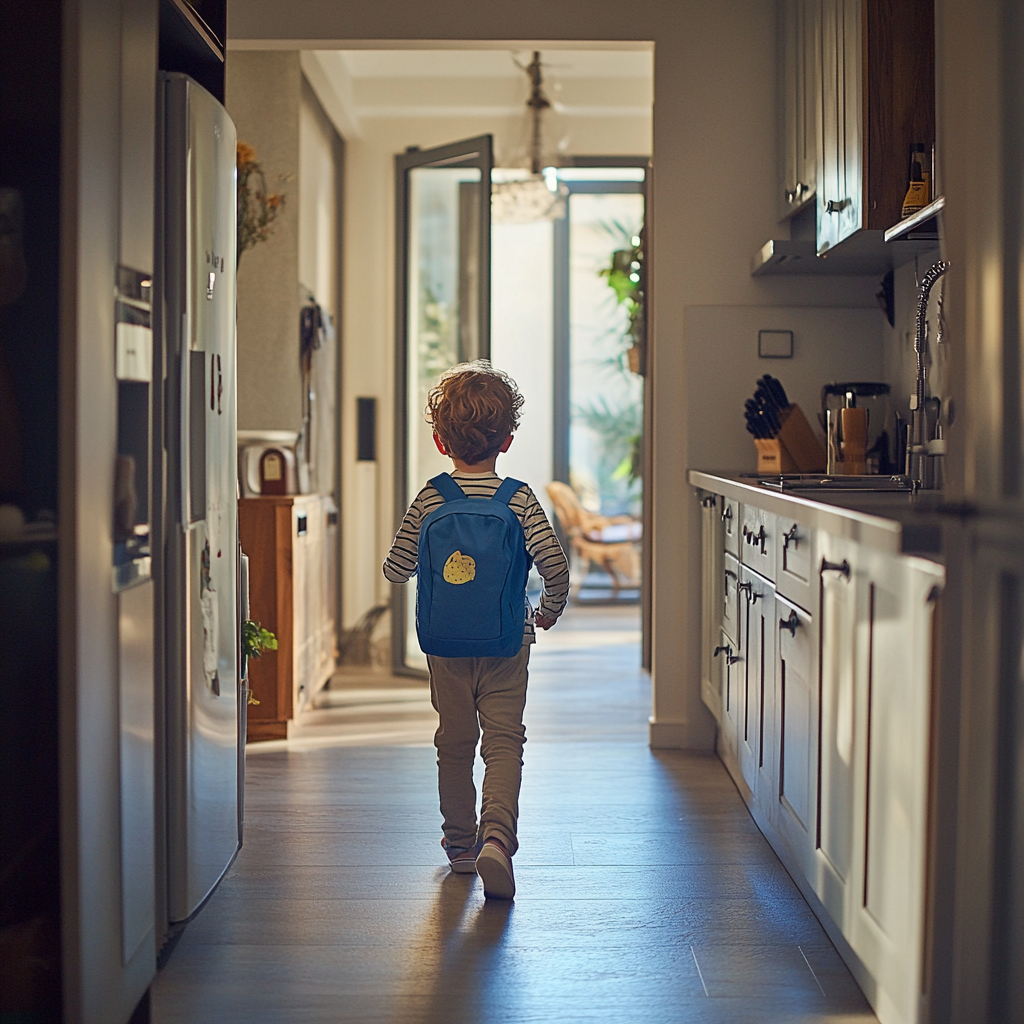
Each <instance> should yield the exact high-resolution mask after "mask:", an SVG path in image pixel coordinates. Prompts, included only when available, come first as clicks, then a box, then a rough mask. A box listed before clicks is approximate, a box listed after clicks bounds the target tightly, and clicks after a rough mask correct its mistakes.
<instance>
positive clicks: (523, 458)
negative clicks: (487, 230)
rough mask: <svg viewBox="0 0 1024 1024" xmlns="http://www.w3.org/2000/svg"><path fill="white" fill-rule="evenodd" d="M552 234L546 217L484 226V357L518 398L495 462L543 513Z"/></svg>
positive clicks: (549, 412)
mask: <svg viewBox="0 0 1024 1024" xmlns="http://www.w3.org/2000/svg"><path fill="white" fill-rule="evenodd" d="M553 236H554V232H553V230H552V226H551V222H550V221H540V222H538V223H536V224H495V225H494V226H493V227H492V229H491V362H492V363H493V364H494V365H495V366H498V367H500V368H501V369H503V370H504V371H505V372H506V373H508V374H509V375H510V376H511V377H512V379H513V380H514V381H515V382H516V384H517V385H518V386H519V391H520V394H522V396H523V398H524V403H523V415H522V421H521V422H520V424H519V429H518V430H517V431H516V436H515V440H514V441H513V442H512V447H511V448H509V450H508V452H507V453H506V454H504V455H502V456H500V458H499V459H498V467H497V469H498V472H499V473H500V474H501V475H502V476H511V477H515V478H516V479H517V480H525V481H526V482H527V483H528V484H529V485H530V487H531V488H533V491H534V493H535V494H536V495H537V498H538V500H539V501H540V503H541V505H542V506H543V507H544V511H545V512H547V514H548V518H551V515H552V507H551V501H550V499H549V498H548V495H547V486H548V484H549V483H551V480H552V469H553V467H552V438H553V437H554V434H555V427H554V379H553V378H554V374H553V369H554V349H553V337H552V334H553V331H552V326H553V319H552V307H551V303H552V293H553V258H554V237H553Z"/></svg>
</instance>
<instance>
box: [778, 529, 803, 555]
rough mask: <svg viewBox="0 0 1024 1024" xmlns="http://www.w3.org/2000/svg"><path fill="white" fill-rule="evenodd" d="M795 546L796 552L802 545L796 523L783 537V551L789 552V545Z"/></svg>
mask: <svg viewBox="0 0 1024 1024" xmlns="http://www.w3.org/2000/svg"><path fill="white" fill-rule="evenodd" d="M790 544H792V545H793V550H794V551H795V550H796V549H797V547H799V545H800V538H799V537H798V536H797V533H796V523H794V524H793V525H792V526H791V527H790V528H789V529H788V530H787V531H786V532H785V533H784V534H783V535H782V550H783V551H788V550H789V545H790Z"/></svg>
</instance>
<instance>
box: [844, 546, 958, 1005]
mask: <svg viewBox="0 0 1024 1024" xmlns="http://www.w3.org/2000/svg"><path fill="white" fill-rule="evenodd" d="M857 561H858V573H859V575H860V577H861V585H860V590H861V596H860V600H859V602H858V626H857V633H858V637H857V644H858V647H859V656H858V672H857V694H856V704H857V706H856V722H857V728H856V730H855V737H854V758H853V760H854V765H855V772H856V780H855V789H854V802H853V813H854V826H853V834H854V855H853V865H852V867H853V870H852V879H853V883H854V884H853V885H852V887H851V891H850V892H849V893H848V897H849V903H848V906H847V911H846V924H845V927H844V929H843V934H844V935H845V936H846V938H847V940H848V941H849V943H850V945H851V946H852V948H853V950H854V952H855V953H856V954H857V955H858V956H859V957H860V958H861V960H862V962H863V963H864V964H865V966H866V967H867V969H868V970H869V971H870V973H871V976H872V978H873V979H874V981H875V983H876V985H877V987H878V999H879V1007H878V1012H879V1016H880V1017H881V1019H882V1020H883V1021H885V1020H897V1021H914V1020H916V1019H917V1012H918V992H920V990H921V979H920V971H921V962H922V956H923V949H922V942H923V938H922V936H923V931H924V929H923V920H924V906H925V892H926V857H927V839H926V827H927V801H928V781H927V780H928V773H927V771H926V770H924V769H925V767H926V766H927V765H928V758H929V742H930V740H929V722H930V698H931V688H932V687H931V683H932V642H933V629H934V609H935V602H936V599H937V597H938V595H939V593H940V590H941V586H942V582H943V574H942V570H941V569H940V568H939V567H938V566H936V565H935V564H934V563H930V562H926V561H923V560H919V559H912V558H903V559H893V558H887V557H885V556H883V555H881V554H879V553H878V552H872V551H870V550H868V549H865V548H861V549H860V550H859V551H858V552H857Z"/></svg>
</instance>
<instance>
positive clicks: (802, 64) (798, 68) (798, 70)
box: [778, 0, 820, 220]
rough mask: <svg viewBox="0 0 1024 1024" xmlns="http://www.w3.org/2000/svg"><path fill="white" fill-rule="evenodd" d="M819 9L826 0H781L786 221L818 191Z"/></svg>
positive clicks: (781, 200) (782, 170)
mask: <svg viewBox="0 0 1024 1024" xmlns="http://www.w3.org/2000/svg"><path fill="white" fill-rule="evenodd" d="M819 14H820V0H782V3H781V4H780V5H779V18H780V22H779V58H780V59H779V68H780V75H781V80H780V82H779V89H780V95H781V101H782V102H781V107H780V111H779V113H780V117H779V120H780V125H779V129H780V131H779V138H780V145H781V152H780V157H781V159H780V168H779V172H780V188H779V193H778V195H779V219H780V220H782V219H783V218H785V217H791V216H792V215H793V214H794V213H797V212H799V211H800V210H802V209H804V207H806V206H807V204H808V203H809V202H810V201H811V200H812V199H813V198H814V193H815V184H816V181H817V145H818V118H819V113H820V108H819V104H818V80H819V77H820V71H819V69H818V54H819V48H818V45H817V31H818V17H819Z"/></svg>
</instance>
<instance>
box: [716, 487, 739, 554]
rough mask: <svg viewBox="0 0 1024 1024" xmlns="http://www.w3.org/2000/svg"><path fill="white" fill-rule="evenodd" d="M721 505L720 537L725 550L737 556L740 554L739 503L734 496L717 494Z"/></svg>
mask: <svg viewBox="0 0 1024 1024" xmlns="http://www.w3.org/2000/svg"><path fill="white" fill-rule="evenodd" d="M718 502H719V504H720V505H721V507H722V538H723V541H724V544H725V550H726V551H728V552H729V554H731V555H734V556H735V557H736V558H739V555H740V503H739V502H738V501H736V500H735V499H734V498H726V497H724V496H723V495H719V496H718Z"/></svg>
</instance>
